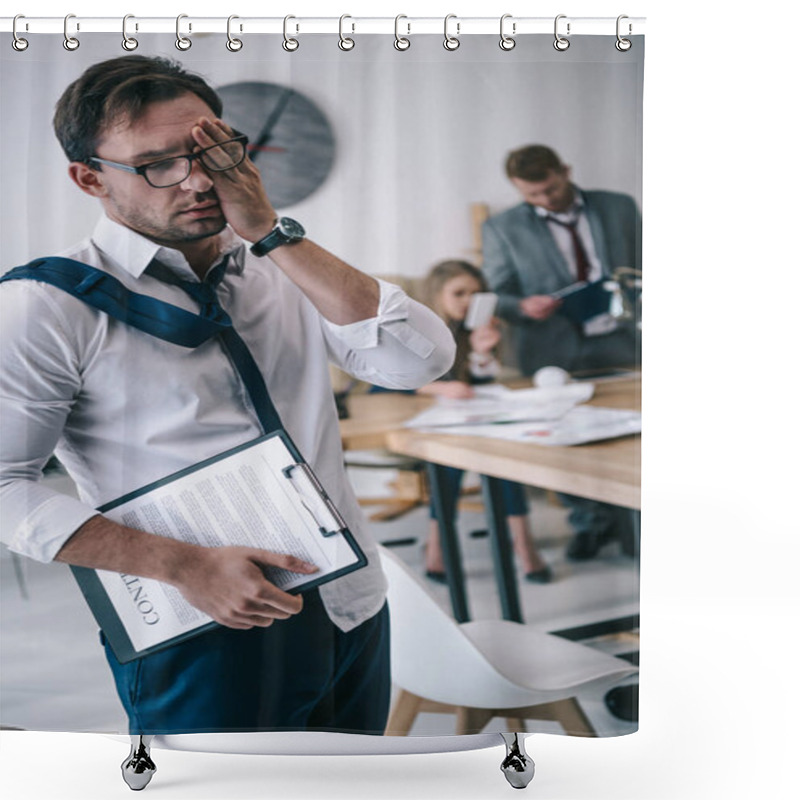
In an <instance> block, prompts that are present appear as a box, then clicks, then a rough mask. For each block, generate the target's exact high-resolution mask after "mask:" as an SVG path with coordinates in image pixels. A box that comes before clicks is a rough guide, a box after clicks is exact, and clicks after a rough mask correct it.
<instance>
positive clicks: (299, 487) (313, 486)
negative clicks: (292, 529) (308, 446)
mask: <svg viewBox="0 0 800 800" xmlns="http://www.w3.org/2000/svg"><path fill="white" fill-rule="evenodd" d="M282 471H283V474H284V475H285V477H286V479H287V480H288V481H289V482H290V483H291V484H292V486H294V488H295V491H296V492H297V494H298V496H299V497H300V502H301V503H302V504H303V507H304V508H305V509H306V511H308V513H309V514H311V517H312V518H313V519H314V522H316V524H317V527H318V528H319V532H320V533H321V534H322V535H323V536H335V535H336V534H338V533H341V532H342V531H344V530H346V529H347V523H346V522H345V521H344V519H342V515H341V514H340V513H339V511H338V509H337V508H336V506H334V505H333V503H332V502H331V499H330V498H329V497H328V495H327V494H326V492H325V490H324V489H323V488H322V484H321V483H320V482H319V480H318V479H317V476H316V475H315V474H314V473H313V472H312V471H311V467H309V466H308V464H306V463H304V462H298V463H296V464H290V465H289V466H288V467H284V468H283V470H282Z"/></svg>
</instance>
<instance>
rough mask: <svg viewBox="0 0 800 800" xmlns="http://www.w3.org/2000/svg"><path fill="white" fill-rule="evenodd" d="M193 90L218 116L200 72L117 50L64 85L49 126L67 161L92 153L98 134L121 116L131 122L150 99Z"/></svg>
mask: <svg viewBox="0 0 800 800" xmlns="http://www.w3.org/2000/svg"><path fill="white" fill-rule="evenodd" d="M187 92H193V93H194V94H196V95H197V96H198V97H199V98H200V99H201V100H203V101H204V102H205V103H207V104H208V106H209V107H210V108H211V110H212V112H213V113H214V114H215V115H216V116H220V115H221V114H222V101H221V100H220V98H219V96H218V95H217V93H216V92H215V91H214V90H213V89H212V88H211V87H210V86H209V85H208V84H207V83H206V82H205V80H204V79H203V78H201V77H200V76H199V75H194V74H192V73H190V72H187V71H186V70H184V69H183V67H182V65H181V64H180V63H178V62H177V61H170V60H169V59H166V58H160V57H157V58H148V57H146V56H121V57H120V58H112V59H110V60H109V61H101V62H99V63H97V64H93V65H92V66H91V67H89V68H88V69H87V70H86V71H85V72H84V73H83V74H82V75H81V76H80V78H78V79H77V80H75V81H73V82H72V83H71V84H70V85H69V86H68V87H67V88H66V90H65V91H64V93H63V94H62V95H61V97H60V98H59V101H58V103H57V104H56V112H55V115H54V117H53V127H54V128H55V131H56V136H57V137H58V141H59V142H60V143H61V147H62V148H63V149H64V152H65V153H66V154H67V158H68V159H69V160H70V161H86V160H87V159H88V158H89V157H90V156H93V155H94V154H95V148H96V147H97V140H98V138H99V137H100V135H101V134H102V133H103V131H105V130H106V129H107V128H108V127H109V126H110V125H112V124H114V123H115V122H117V121H119V120H121V119H127V120H128V121H129V122H135V121H136V120H137V119H138V118H139V117H140V116H141V115H142V114H143V113H144V110H145V108H146V107H147V105H148V104H149V103H154V102H157V101H159V100H172V99H173V98H175V97H179V96H180V95H182V94H186V93H187Z"/></svg>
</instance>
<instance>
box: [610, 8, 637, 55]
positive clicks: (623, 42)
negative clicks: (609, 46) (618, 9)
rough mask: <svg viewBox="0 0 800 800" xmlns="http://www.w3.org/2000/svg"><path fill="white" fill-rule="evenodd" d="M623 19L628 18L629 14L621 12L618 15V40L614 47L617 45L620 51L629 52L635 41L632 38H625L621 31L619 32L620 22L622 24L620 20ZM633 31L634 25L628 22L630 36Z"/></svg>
mask: <svg viewBox="0 0 800 800" xmlns="http://www.w3.org/2000/svg"><path fill="white" fill-rule="evenodd" d="M623 19H628V15H627V14H620V15H619V16H618V17H617V41H616V42H614V47H616V48H617V50H619V51H620V53H627V52H628V50H630V49H631V47H632V46H633V42H631V40H630V39H623V38H622V36H621V35H620V32H619V28H620V25H619V24H620V22H622V20H623ZM632 32H633V26H632V25H631V24H630V22H629V23H628V36H630V35H631V33H632Z"/></svg>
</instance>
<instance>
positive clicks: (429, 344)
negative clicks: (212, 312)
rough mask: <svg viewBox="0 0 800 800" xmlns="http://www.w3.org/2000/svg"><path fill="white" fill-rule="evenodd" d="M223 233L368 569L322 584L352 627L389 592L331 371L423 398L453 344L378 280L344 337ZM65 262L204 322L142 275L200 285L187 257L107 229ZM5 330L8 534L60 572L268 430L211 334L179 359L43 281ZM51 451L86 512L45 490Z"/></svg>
mask: <svg viewBox="0 0 800 800" xmlns="http://www.w3.org/2000/svg"><path fill="white" fill-rule="evenodd" d="M221 237H222V244H223V246H222V252H221V253H220V256H219V258H218V260H217V262H216V263H219V261H220V260H221V259H222V258H223V257H225V256H226V255H228V254H230V258H229V261H228V266H227V270H226V274H225V276H224V278H223V280H222V282H221V283H220V285H219V287H218V295H219V299H220V302H221V304H222V306H223V307H224V308H225V310H226V311H227V312H228V313H229V314H230V316H231V318H232V320H233V324H234V327H235V329H236V330H237V332H238V333H239V335H240V336H241V337H242V338H243V339H244V341H245V342H246V344H247V346H248V348H249V349H250V351H251V352H252V354H253V356H254V358H255V360H256V362H257V363H258V365H259V367H260V369H261V371H262V374H263V376H264V379H265V381H266V384H267V386H268V389H269V392H270V395H271V397H272V400H273V402H274V404H275V406H276V408H277V410H278V412H279V414H280V416H281V419H282V422H283V425H284V427H285V428H286V429H287V431H288V433H289V435H290V436H291V437H292V439H293V440H294V442H295V444H296V445H297V446H298V448H299V450H300V452H301V453H302V455H303V456H304V457H305V459H306V460H307V461H308V462H309V464H310V465H311V467H312V468H313V469H314V471H315V472H316V474H317V475H318V477H319V479H320V481H321V482H322V484H323V485H324V486H325V488H326V490H327V492H328V494H329V495H330V497H331V499H332V500H333V502H334V503H335V505H336V506H337V507H338V508H339V509H340V511H341V512H342V515H343V516H344V518H345V520H346V521H347V522H348V524H349V527H350V528H351V530H352V531H353V534H354V535H355V537H356V539H357V541H358V542H359V544H360V545H361V547H362V548H363V550H364V552H365V554H366V556H367V559H368V561H369V564H368V566H367V567H366V568H364V569H361V570H358V571H357V572H355V573H352V574H351V575H347V576H345V577H343V578H340V579H338V580H336V581H333V582H331V583H328V584H326V585H324V586H322V587H320V594H321V596H322V598H323V601H324V603H325V607H326V610H327V612H328V614H329V616H330V617H331V619H332V620H333V621H334V622H335V623H336V625H337V626H339V627H340V628H341V629H342V630H350V629H352V628H355V627H356V626H358V625H359V624H360V623H361V622H362V621H364V620H366V619H369V618H370V617H371V616H372V615H374V614H375V613H376V612H377V611H378V610H379V609H380V608H381V606H382V604H383V602H384V595H385V583H384V578H383V575H382V573H381V570H380V566H379V565H378V559H377V553H376V549H375V544H374V542H373V541H372V540H371V538H370V537H369V535H368V534H367V533H366V532H365V530H364V521H363V515H362V513H361V511H360V509H359V506H358V503H357V501H356V498H355V496H354V493H353V491H352V488H351V487H350V485H349V483H348V481H347V479H346V476H345V473H344V468H343V458H342V448H341V441H340V437H339V429H338V423H337V415H336V409H335V404H334V400H333V391H332V388H331V385H330V382H329V378H328V376H329V370H328V364H329V362H330V363H333V364H335V365H336V366H338V367H340V368H341V369H343V370H345V371H347V372H349V373H350V374H352V375H353V376H355V377H357V378H360V379H362V380H365V381H367V382H369V383H373V384H380V385H383V386H386V387H389V388H393V389H409V388H416V387H417V386H420V385H422V384H425V383H429V382H430V381H432V380H434V379H436V378H437V377H438V376H439V375H441V374H442V373H443V372H444V371H446V369H447V368H448V367H449V365H450V364H451V363H452V359H453V354H454V343H453V341H452V338H451V337H450V334H449V332H448V331H447V329H446V327H445V326H444V325H443V324H442V322H441V320H439V318H438V317H437V316H436V315H435V314H434V313H433V312H432V311H430V310H429V309H427V308H426V307H424V306H423V305H421V304H419V303H416V302H414V301H413V300H411V299H410V298H408V297H407V296H406V295H405V294H404V293H403V292H402V291H401V290H400V289H399V288H398V287H396V286H393V285H391V284H387V283H383V282H381V283H380V305H379V309H378V313H377V316H375V317H374V318H372V319H367V320H363V321H361V322H356V323H353V324H349V325H335V324H333V323H331V322H329V321H327V320H326V319H324V318H323V317H322V316H321V314H320V313H319V312H318V311H317V309H316V308H315V307H314V306H313V305H312V303H311V302H310V301H309V300H308V299H307V297H306V296H305V295H304V294H303V292H302V291H301V290H300V289H299V288H298V287H297V286H296V285H295V284H294V283H293V282H292V281H291V280H289V278H287V277H286V275H285V274H284V273H283V272H282V271H281V270H280V269H278V268H276V267H275V266H274V265H273V264H272V263H271V262H270V261H268V260H267V259H258V258H256V257H255V256H253V255H252V254H250V253H249V251H248V250H247V248H246V246H245V243H244V241H243V240H242V239H240V238H239V237H238V236H237V235H235V234H234V233H233V232H232V231H231V230H230V229H227V230H226V231H224V232H223V234H221ZM63 255H65V256H67V257H70V258H74V259H76V260H78V261H82V262H84V263H86V264H89V265H91V266H94V267H99V268H101V269H103V270H105V271H107V272H108V273H110V274H111V275H113V276H114V277H116V278H117V279H119V280H120V281H121V282H122V283H123V284H125V286H127V287H128V288H129V289H131V290H132V291H135V292H139V293H142V294H147V295H151V296H153V297H155V298H158V299H160V300H164V301H166V302H168V303H171V304H173V305H176V306H180V307H182V308H185V309H187V310H189V311H192V312H194V313H197V311H198V309H197V305H196V303H195V302H194V301H193V300H192V299H191V298H190V297H189V296H188V295H187V294H186V293H185V292H184V291H183V290H182V289H180V288H179V287H177V286H174V285H170V284H167V283H164V282H161V281H159V280H157V279H155V278H154V277H152V276H151V275H149V274H148V273H146V272H145V270H146V268H147V267H148V265H149V264H150V263H151V262H152V261H153V260H154V259H157V260H158V261H159V262H160V263H161V264H163V265H165V266H166V267H168V268H169V269H170V270H171V271H172V272H173V273H174V274H175V275H176V276H177V277H179V278H181V279H185V280H189V281H196V280H197V276H196V275H195V273H194V272H193V271H192V269H191V267H190V266H189V264H188V262H187V261H186V259H185V258H184V256H183V255H182V254H181V253H180V252H179V251H177V250H174V249H171V248H167V247H163V246H160V245H158V244H156V243H155V242H153V241H151V240H150V239H148V238H145V237H144V236H142V235H140V234H138V233H136V232H134V231H133V230H131V229H129V228H127V227H124V226H122V225H120V224H118V223H116V222H113V221H112V220H110V219H109V218H107V217H103V218H102V219H101V220H100V222H99V224H98V225H97V228H96V230H95V232H94V234H93V236H92V237H91V238H90V239H89V240H88V241H86V242H85V243H82V244H81V245H79V246H77V247H75V248H74V249H71V250H69V251H68V252H66V253H64V254H63ZM0 321H1V323H0V324H2V339H1V340H0V341H1V344H2V370H0V401H1V402H2V415H0V424H1V425H2V428H1V429H0V430H1V431H2V494H1V495H0V498H1V499H2V525H0V529H1V530H2V540H3V541H4V542H5V543H6V544H8V546H9V547H10V548H11V549H12V550H13V551H15V552H17V553H21V554H23V555H26V556H29V557H31V558H34V559H37V560H39V561H43V562H48V561H51V560H52V559H53V558H54V556H55V555H56V554H57V553H58V551H59V550H60V548H61V547H62V546H63V545H64V543H65V542H66V541H67V540H68V539H69V538H70V536H71V535H72V534H73V533H74V532H75V531H76V530H77V529H78V528H79V527H80V526H81V525H83V524H84V523H85V522H86V521H87V520H89V519H90V518H91V517H93V516H94V515H96V513H97V512H96V511H95V508H96V507H97V506H99V505H101V504H103V503H107V502H109V501H111V500H113V499H115V498H116V497H119V496H121V495H123V494H125V493H127V492H130V491H132V490H135V489H137V488H139V487H141V486H144V485H146V484H148V483H151V482H152V481H155V480H158V479H160V478H162V477H164V476H166V475H169V474H171V473H173V472H175V471H177V470H180V469H183V468H185V467H188V466H191V465H193V464H196V463H198V462H200V461H202V460H204V459H206V458H209V457H211V456H214V455H216V454H218V453H220V452H223V451H225V450H228V449H230V448H232V447H235V446H237V445H240V444H242V443H245V442H248V441H250V440H252V439H254V438H256V437H258V436H260V435H261V434H262V433H263V432H262V430H261V427H260V425H259V422H258V418H257V416H256V414H255V411H254V409H253V407H252V406H251V403H250V400H249V398H248V396H247V393H246V391H245V388H244V384H243V382H242V380H241V378H240V376H239V374H238V372H237V371H236V369H235V368H234V366H233V364H232V362H231V361H230V359H229V358H228V356H227V354H226V352H225V350H224V349H223V347H222V345H221V344H220V343H219V341H217V340H216V339H215V338H214V339H211V340H209V341H207V342H205V343H203V344H202V345H200V346H199V347H197V348H195V349H190V348H183V347H180V346H178V345H174V344H171V343H169V342H166V341H163V340H161V339H158V338H156V337H154V336H152V335H149V334H147V333H144V332H142V331H139V330H136V329H134V328H132V327H130V326H127V325H125V324H124V323H122V322H119V321H117V320H114V319H112V318H110V317H108V316H107V315H106V314H104V313H102V312H100V311H98V310H96V309H94V308H92V307H90V306H88V305H87V304H85V303H83V302H82V301H81V300H78V299H76V298H74V297H72V296H70V295H68V294H66V293H65V292H63V291H62V290H60V289H57V288H55V287H52V286H50V285H46V284H43V283H40V282H35V281H32V280H17V281H9V282H6V283H4V284H2V287H1V288H0ZM54 451H55V453H56V455H57V456H58V458H59V460H60V461H61V462H62V463H63V464H64V465H65V467H66V468H67V470H68V472H69V474H70V475H71V476H72V478H73V479H74V481H75V483H76V484H77V487H78V493H79V498H80V499H79V500H76V499H74V498H71V497H69V496H66V495H63V494H59V493H56V492H54V491H53V490H51V489H50V488H48V487H47V486H45V485H42V483H41V482H40V478H41V475H42V469H43V467H44V465H45V463H46V462H47V460H48V459H49V457H50V455H51V454H52V453H53V452H54Z"/></svg>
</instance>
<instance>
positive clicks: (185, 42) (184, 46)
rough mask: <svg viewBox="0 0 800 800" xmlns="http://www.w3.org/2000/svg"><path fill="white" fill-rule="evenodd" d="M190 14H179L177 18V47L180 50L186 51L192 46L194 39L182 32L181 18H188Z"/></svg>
mask: <svg viewBox="0 0 800 800" xmlns="http://www.w3.org/2000/svg"><path fill="white" fill-rule="evenodd" d="M188 16H189V15H188V14H178V16H177V18H176V20H175V47H177V48H178V50H183V51H186V50H188V49H189V48H190V47H191V46H192V40H191V39H189V38H188V37H186V36H184V35H183V34H182V33H181V20H182V19H186V18H187V17H188ZM191 32H192V23H191V22H190V23H189V33H191Z"/></svg>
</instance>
